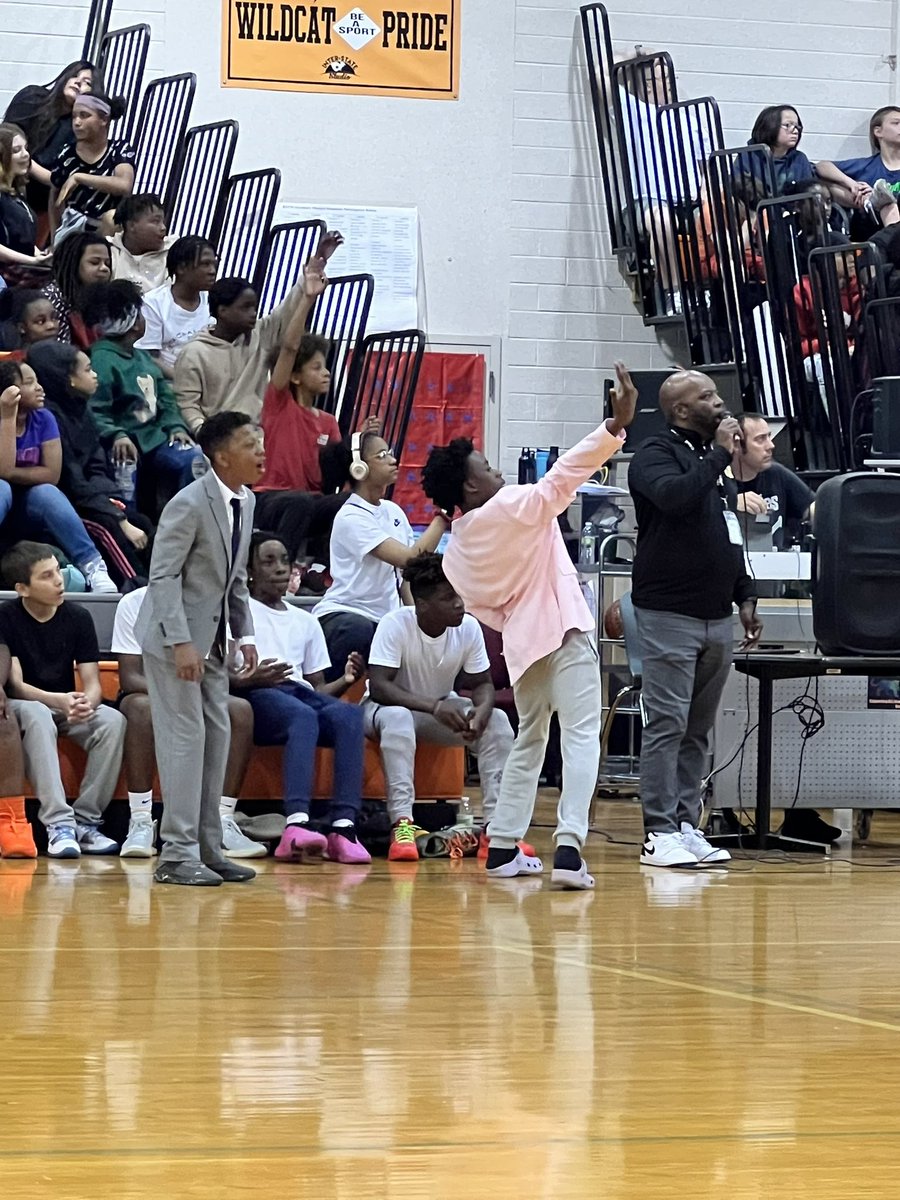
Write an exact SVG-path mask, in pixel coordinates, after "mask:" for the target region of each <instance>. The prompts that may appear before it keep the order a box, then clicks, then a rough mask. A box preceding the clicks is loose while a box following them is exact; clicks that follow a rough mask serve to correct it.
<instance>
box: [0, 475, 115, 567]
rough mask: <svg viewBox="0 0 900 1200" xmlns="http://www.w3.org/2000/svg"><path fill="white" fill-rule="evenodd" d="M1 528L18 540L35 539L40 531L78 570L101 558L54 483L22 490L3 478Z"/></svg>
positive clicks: (0, 494) (0, 510)
mask: <svg viewBox="0 0 900 1200" xmlns="http://www.w3.org/2000/svg"><path fill="white" fill-rule="evenodd" d="M0 525H2V526H3V531H2V532H3V534H4V537H5V535H6V534H7V533H10V534H12V538H13V540H14V541H18V540H19V539H20V538H34V537H35V534H36V533H37V532H38V531H40V534H41V536H42V537H45V538H46V539H47V540H48V541H49V542H52V543H53V545H54V546H59V548H60V550H62V551H63V552H64V554H66V556H67V557H68V558H70V559H71V560H72V562H73V563H75V565H76V566H77V567H81V566H83V565H84V564H85V563H88V562H91V561H92V560H94V559H97V558H99V557H100V551H99V550H98V549H97V547H96V546H95V545H94V543H93V542H92V541H91V539H90V538H89V537H88V535H87V530H86V529H85V527H84V525H82V523H81V518H80V517H79V515H78V513H77V512H76V511H75V509H74V508H73V507H72V505H71V504H70V503H69V501H68V499H67V498H66V497H65V496H64V495H63V493H62V492H61V491H60V490H59V488H58V487H54V485H53V484H52V483H37V484H35V485H34V487H19V486H18V485H16V486H13V485H11V484H9V483H7V482H6V480H5V479H0Z"/></svg>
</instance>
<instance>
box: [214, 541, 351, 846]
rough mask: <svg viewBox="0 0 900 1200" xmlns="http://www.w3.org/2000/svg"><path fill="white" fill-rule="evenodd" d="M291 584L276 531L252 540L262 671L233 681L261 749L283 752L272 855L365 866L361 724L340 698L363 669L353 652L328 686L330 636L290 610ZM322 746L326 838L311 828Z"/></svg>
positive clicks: (251, 582)
mask: <svg viewBox="0 0 900 1200" xmlns="http://www.w3.org/2000/svg"><path fill="white" fill-rule="evenodd" d="M290 578H291V559H290V555H289V554H288V550H287V546H286V545H285V544H284V542H283V541H281V539H280V538H279V537H277V536H276V535H275V534H273V533H262V532H256V533H254V534H253V537H252V538H251V539H250V558H249V561H248V564H247V585H248V587H249V589H250V613H251V615H252V617H253V629H254V631H255V634H256V650H257V655H258V658H259V665H258V666H257V667H256V669H255V670H254V671H253V672H252V673H250V674H249V675H248V674H247V673H246V672H243V671H242V672H239V673H237V674H234V675H233V676H232V687H237V688H239V689H240V691H241V694H242V695H244V696H246V697H247V699H248V700H249V701H250V705H251V707H252V708H253V721H254V730H253V740H254V741H255V742H256V744H257V745H258V746H284V760H283V761H284V767H283V773H284V813H285V817H286V818H287V823H286V825H285V830H284V834H283V835H282V838H281V841H280V842H279V844H278V846H277V848H276V850H275V857H276V858H287V859H291V860H293V861H295V862H301V861H304V860H306V859H308V858H321V857H324V858H328V859H331V860H332V862H341V863H367V862H369V861H370V858H369V853H368V851H367V850H366V849H365V847H364V846H363V845H362V844H361V843H360V842H359V841H357V838H356V819H357V817H358V816H359V810H360V807H361V805H362V774H363V748H364V738H363V723H362V713H361V712H360V710H359V708H358V707H357V706H356V705H355V704H342V703H341V701H340V700H339V699H338V697H339V696H342V695H343V694H344V692H346V691H347V689H348V688H349V687H351V686H352V685H353V684H354V683H355V682H356V680H357V679H359V678H360V677H361V676H362V674H363V672H364V671H365V663H364V662H363V659H362V656H361V655H359V654H351V655H350V657H349V658H348V660H347V663H346V665H345V667H344V673H343V675H342V676H341V678H340V679H338V680H336V681H335V682H334V683H326V682H325V675H324V672H325V671H326V670H327V668H328V667H329V665H330V663H331V658H330V656H329V654H328V647H327V646H326V645H325V635H324V633H323V632H322V627H321V626H320V625H319V622H318V621H317V620H316V618H315V617H313V616H311V615H310V613H308V612H304V611H303V609H302V608H296V607H295V606H294V605H291V604H285V602H284V597H285V594H286V593H287V589H288V583H289V582H290ZM316 746H331V747H333V749H334V796H333V798H332V800H331V803H330V804H329V806H328V818H327V825H326V828H327V831H328V832H327V836H326V834H324V833H322V832H320V831H319V830H318V829H313V828H312V827H311V824H310V819H309V816H310V804H311V797H312V785H313V776H314V772H315V759H316Z"/></svg>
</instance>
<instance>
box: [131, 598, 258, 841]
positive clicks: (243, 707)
mask: <svg viewBox="0 0 900 1200" xmlns="http://www.w3.org/2000/svg"><path fill="white" fill-rule="evenodd" d="M146 594H147V589H146V588H145V587H144V588H136V589H135V590H134V591H133V592H129V593H128V594H127V595H125V596H123V597H122V599H121V600H120V601H119V603H118V604H117V605H116V619H115V623H114V625H113V635H112V652H113V654H115V655H116V657H117V658H118V660H119V688H120V693H119V711H120V712H122V713H124V715H125V717H126V719H127V721H128V731H127V732H126V734H125V778H126V780H127V782H128V805H129V808H130V809H131V820H130V822H129V825H128V837H127V838H126V839H125V841H124V842H123V843H122V858H150V857H152V855H154V854H155V853H156V830H155V829H154V824H153V818H152V816H151V806H152V804H153V791H152V789H153V777H154V775H155V774H156V748H155V743H154V740H153V718H152V716H151V713H150V697H149V696H148V695H147V680H146V678H145V676H144V657H143V654H142V653H141V646H140V643H139V642H138V640H137V638H136V637H135V635H134V626H135V622H136V621H137V618H138V613H139V612H140V608H141V605H142V604H143V602H144V596H145V595H146ZM228 716H229V719H230V721H231V743H230V745H229V748H228V766H227V768H226V770H225V787H224V792H225V795H223V797H222V804H221V806H220V809H219V813H220V816H221V818H222V845H223V846H224V848H225V854H226V856H227V857H228V858H262V857H264V855H265V853H266V848H265V846H263V845H262V844H261V843H260V842H254V841H252V840H251V839H250V838H248V837H245V836H244V835H243V834H242V833H241V831H240V829H239V828H238V826H237V822H236V821H235V819H234V809H235V805H236V804H237V797H238V796H239V795H240V792H241V784H242V783H243V782H244V775H245V774H246V772H247V764H248V762H249V761H250V751H251V750H252V748H253V711H252V709H251V708H250V705H249V704H248V703H247V701H246V700H240V699H239V698H238V697H237V696H229V698H228Z"/></svg>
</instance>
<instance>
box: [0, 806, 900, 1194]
mask: <svg viewBox="0 0 900 1200" xmlns="http://www.w3.org/2000/svg"><path fill="white" fill-rule="evenodd" d="M600 824H601V826H602V827H604V828H606V829H610V830H613V831H614V832H615V833H616V836H621V837H623V838H629V837H631V838H633V839H636V837H637V832H638V824H637V817H636V814H635V812H634V811H633V810H631V809H628V808H623V807H621V806H618V807H615V808H612V807H609V808H606V809H603V810H601V814H600ZM874 836H875V837H876V838H880V840H881V842H882V844H881V845H880V846H878V845H875V846H874V847H873V848H872V849H869V850H867V851H864V852H862V853H859V852H855V853H854V865H852V866H851V865H849V864H846V863H841V862H834V863H831V864H828V863H822V862H818V861H816V862H809V861H792V862H788V861H787V860H783V861H782V860H779V857H778V856H775V857H774V858H772V859H770V860H767V861H766V862H765V863H751V862H749V861H741V862H738V863H736V864H735V865H734V867H733V869H732V870H730V871H727V872H724V871H723V872H704V873H694V874H691V875H679V874H675V873H670V872H669V873H667V872H657V873H655V874H654V873H653V871H652V870H650V869H647V868H644V869H641V868H639V867H638V866H637V864H636V861H635V850H634V849H632V848H626V847H622V846H604V845H603V844H602V842H601V840H600V839H594V840H593V842H592V854H591V862H592V865H593V866H594V867H595V868H596V870H597V879H598V886H597V892H596V894H594V895H593V896H592V895H585V894H558V893H550V892H549V891H547V890H546V887H545V886H542V885H541V883H540V881H537V880H521V881H517V882H509V883H508V884H500V883H490V884H489V883H487V882H486V881H485V879H484V877H483V875H482V873H481V870H480V868H479V866H478V865H477V864H476V863H475V862H474V861H471V860H466V861H464V862H460V863H454V862H448V861H446V860H444V861H438V862H430V863H422V864H419V865H418V867H417V866H416V864H411V865H408V864H396V865H394V864H391V865H389V864H387V863H386V862H383V861H380V862H376V863H375V864H373V867H372V868H371V869H369V870H368V872H367V871H366V869H362V870H359V871H357V870H354V869H352V868H342V867H337V866H333V865H331V864H325V865H322V866H320V867H294V866H287V865H284V866H282V865H281V864H276V863H274V862H273V861H272V860H269V861H268V863H267V864H264V866H263V874H262V876H261V878H260V879H259V880H258V881H257V882H256V883H255V884H252V885H250V886H246V887H230V888H220V889H216V890H203V889H189V888H163V887H158V886H151V881H150V870H151V868H150V866H149V864H145V863H131V864H129V863H128V862H124V863H123V862H120V861H119V860H117V859H112V860H96V859H95V860H82V861H81V863H80V864H78V863H75V864H72V863H56V864H51V863H48V862H47V860H46V859H41V860H39V861H38V862H37V863H36V864H35V863H27V862H15V861H8V862H7V861H0V977H2V980H3V987H2V1014H3V1027H2V1028H3V1032H2V1052H3V1076H4V1087H3V1097H4V1103H3V1109H2V1111H3V1119H2V1122H0V1180H2V1193H3V1195H4V1196H5V1197H10V1198H15V1200H20V1198H30V1197H51V1196H52V1197H63V1198H71V1197H78V1198H81V1197H85V1198H86V1197H91V1198H93V1197H97V1196H101V1195H102V1196H106V1197H110V1198H111V1200H130V1198H132V1197H145V1196H146V1197H149V1196H154V1197H157V1196H160V1197H162V1196H165V1197H173V1198H177V1197H206V1196H210V1197H211V1196H217V1197H230V1196H235V1197H237V1196H250V1195H278V1196H286V1197H295V1196H296V1197H300V1196H317V1197H322V1198H325V1200H329V1198H332V1197H333V1198H338V1197H340V1198H342V1200H343V1198H347V1200H359V1198H361V1197H391V1198H394V1197H396V1198H405V1197H444V1196H447V1197H450V1196H453V1197H485V1198H488V1197H491V1198H492V1197H507V1196H509V1197H512V1196H521V1195H527V1196H540V1197H548V1198H551V1197H552V1198H553V1200H557V1198H563V1197H589V1196H590V1197H594V1196H602V1197H604V1200H614V1198H618V1197H629V1198H632V1197H634V1198H635V1200H637V1198H655V1197H673V1196H685V1197H688V1196H690V1197H697V1196H708V1195H711V1194H713V1189H715V1190H716V1192H717V1193H719V1192H720V1194H722V1195H723V1196H728V1197H729V1198H731V1200H734V1198H742V1197H763V1196H765V1197H773V1196H775V1197H792V1198H796V1200H806V1198H807V1197H808V1198H810V1200H812V1198H813V1197H815V1198H816V1200H831V1198H834V1200H837V1198H841V1200H845V1198H846V1197H849V1196H854V1197H857V1196H866V1197H875V1196H879V1197H880V1196H884V1197H888V1196H890V1197H893V1196H895V1195H896V1194H897V1190H898V1184H897V1166H896V1148H897V1145H898V1140H900V1121H898V1118H897V1117H896V1114H895V1112H894V1108H895V1097H896V1068H895V1063H896V1057H897V1053H898V1050H900V999H898V996H900V955H898V953H897V951H898V945H900V907H898V905H897V902H896V890H897V885H898V875H897V870H896V869H894V868H893V867H892V865H891V864H892V863H893V864H896V863H898V862H900V856H898V858H896V859H892V858H891V855H892V854H893V853H897V842H898V841H900V822H898V821H897V820H896V819H895V818H889V817H879V818H877V820H876V829H875V835H874ZM545 837H546V835H545ZM537 841H538V845H539V847H540V848H542V849H545V848H546V842H545V839H541V838H540V837H538V839H537ZM866 863H868V864H869V866H865V865H863V864H866Z"/></svg>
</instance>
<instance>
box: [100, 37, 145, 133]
mask: <svg viewBox="0 0 900 1200" xmlns="http://www.w3.org/2000/svg"><path fill="white" fill-rule="evenodd" d="M149 50H150V26H149V25H129V26H128V28H127V29H116V30H114V31H113V32H112V33H108V34H107V35H106V36H105V37H104V39H103V42H102V44H101V46H100V62H99V64H98V66H99V67H100V72H101V74H102V75H103V83H104V86H105V87H106V94H107V96H121V97H122V99H123V100H124V101H125V103H126V105H127V108H126V110H125V116H124V117H122V118H121V119H120V120H118V121H113V122H112V124H111V125H110V133H111V136H113V137H117V138H124V139H125V140H126V141H131V138H132V135H133V131H134V128H135V114H136V113H137V107H138V99H139V98H140V94H141V86H142V84H143V82H144V68H145V67H146V65H147V54H148V52H149Z"/></svg>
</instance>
